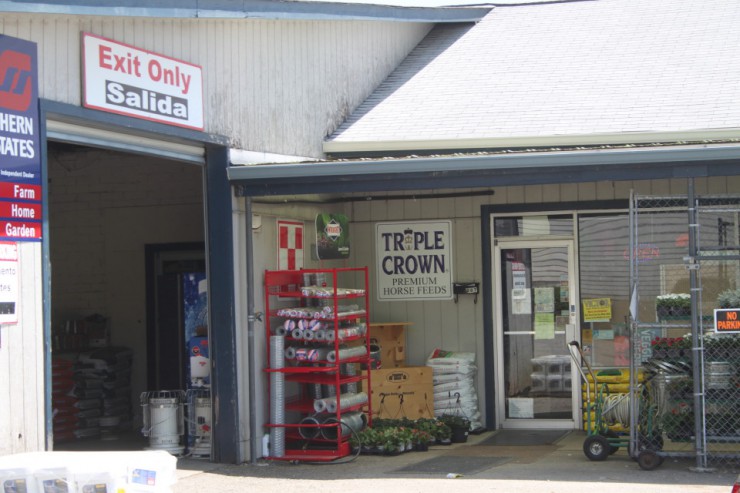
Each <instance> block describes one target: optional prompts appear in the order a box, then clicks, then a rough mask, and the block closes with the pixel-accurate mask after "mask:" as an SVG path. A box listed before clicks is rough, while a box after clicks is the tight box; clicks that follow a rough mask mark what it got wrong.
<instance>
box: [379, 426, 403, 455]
mask: <svg viewBox="0 0 740 493" xmlns="http://www.w3.org/2000/svg"><path fill="white" fill-rule="evenodd" d="M378 443H379V445H378V448H379V449H380V451H381V453H383V454H385V455H398V454H400V453H401V437H400V435H399V433H398V428H395V427H388V428H383V429H382V430H380V432H379V436H378Z"/></svg>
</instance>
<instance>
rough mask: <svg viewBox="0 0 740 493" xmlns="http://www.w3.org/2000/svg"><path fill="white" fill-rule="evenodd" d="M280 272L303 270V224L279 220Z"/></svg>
mask: <svg viewBox="0 0 740 493" xmlns="http://www.w3.org/2000/svg"><path fill="white" fill-rule="evenodd" d="M277 263H278V270H298V269H302V268H303V223H302V222H296V221H282V220H278V262H277Z"/></svg>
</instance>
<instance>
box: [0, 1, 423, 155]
mask: <svg viewBox="0 0 740 493" xmlns="http://www.w3.org/2000/svg"><path fill="white" fill-rule="evenodd" d="M430 28H431V25H430V24H423V23H418V24H416V23H402V22H380V21H288V20H280V21H270V20H256V19H234V20H224V19H147V18H123V17H118V18H115V17H85V16H61V15H54V16H44V15H30V14H22V15H13V14H4V15H3V16H2V17H0V33H3V34H6V35H8V36H14V37H18V38H23V39H28V40H31V41H34V42H36V43H37V44H38V50H39V78H40V79H41V86H40V95H41V97H42V98H47V99H51V100H54V101H61V102H64V103H70V104H74V105H80V102H81V82H80V81H81V73H82V67H81V65H80V63H81V62H80V60H81V57H80V51H81V48H80V46H81V41H80V37H81V35H80V33H82V32H90V33H93V34H96V35H99V36H103V37H106V38H110V39H113V40H115V41H119V42H122V43H127V44H130V45H133V46H135V47H137V48H142V49H146V50H150V51H154V52H156V53H159V54H163V55H167V56H171V57H173V58H177V59H180V60H184V61H187V62H190V63H194V64H196V65H200V66H201V67H202V68H203V79H204V81H203V86H204V94H203V103H204V106H205V110H204V112H205V127H206V128H205V131H206V132H209V133H214V134H219V135H224V136H227V137H228V138H229V139H230V141H231V147H234V148H236V149H246V150H250V151H264V152H271V153H278V154H289V155H300V156H310V157H318V156H321V155H322V151H321V142H322V140H323V138H324V137H325V136H326V135H327V134H329V133H331V132H332V131H333V130H334V129H335V128H336V127H337V126H338V125H339V123H341V122H342V120H344V119H345V117H347V115H349V114H350V112H351V111H352V110H353V109H354V108H355V107H357V106H358V105H359V104H360V103H361V102H362V101H363V100H364V99H365V98H366V97H367V96H368V95H369V94H370V93H371V91H372V90H373V89H374V88H375V87H376V86H377V85H378V84H380V82H381V81H382V80H383V79H385V77H386V76H387V75H388V74H389V73H390V72H391V71H392V70H393V69H394V68H395V67H396V66H397V65H398V63H399V62H400V61H401V60H402V59H403V58H404V57H405V56H406V55H407V54H408V52H409V51H411V49H412V48H413V47H414V46H416V44H417V43H418V42H419V41H420V40H421V39H422V38H423V37H424V36H425V35H426V33H427V32H428V31H429V29H430Z"/></svg>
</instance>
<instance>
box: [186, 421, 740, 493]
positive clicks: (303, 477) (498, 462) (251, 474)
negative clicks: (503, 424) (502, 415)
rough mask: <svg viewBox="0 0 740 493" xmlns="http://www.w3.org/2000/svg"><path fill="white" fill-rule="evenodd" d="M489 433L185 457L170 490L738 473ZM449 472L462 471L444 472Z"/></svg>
mask: <svg viewBox="0 0 740 493" xmlns="http://www.w3.org/2000/svg"><path fill="white" fill-rule="evenodd" d="M491 434H492V433H483V434H480V435H475V436H470V437H469V439H468V441H467V443H464V444H453V445H450V446H435V447H431V448H430V449H429V451H428V452H407V453H404V454H401V455H398V456H393V457H388V456H372V455H370V456H367V455H361V456H359V457H357V458H356V459H354V460H342V461H337V462H342V463H328V464H320V465H317V464H306V463H298V464H292V463H289V462H283V461H258V462H257V463H256V464H242V465H224V464H212V463H210V462H208V461H204V460H199V459H184V458H183V459H179V460H178V482H177V484H176V485H175V486H174V487H173V491H174V493H192V492H194V491H207V492H210V491H217V492H223V493H229V492H240V493H241V492H244V491H259V492H276V493H278V492H279V493H289V492H291V493H292V492H310V491H316V492H321V493H335V492H336V493H339V492H341V493H350V492H351V493H360V492H373V493H376V492H380V491H382V492H384V493H396V492H398V493H400V492H403V493H412V492H424V493H437V492H439V493H443V492H444V493H449V492H450V491H465V492H466V493H477V492H507V493H509V492H510V493H520V492H521V493H523V492H527V493H530V492H538V493H540V492H542V493H548V492H551V493H560V492H563V493H564V492H568V493H578V492H589V493H594V492H597V493H627V492H629V493H632V492H645V493H663V492H665V493H668V492H671V493H677V492H686V493H691V492H702V493H729V492H730V490H731V485H732V483H733V482H734V480H735V478H736V476H737V474H736V473H734V472H724V471H719V472H718V471H714V472H693V471H692V470H691V468H692V467H693V466H694V465H695V459H674V458H670V457H669V458H666V459H665V462H664V463H663V464H662V465H661V466H660V467H658V468H657V469H655V470H653V471H643V470H642V469H640V467H639V466H638V465H637V463H636V462H635V461H633V460H632V459H630V458H629V457H628V455H627V452H626V451H625V450H620V451H619V452H617V453H616V454H614V455H613V456H611V457H609V458H608V459H607V460H606V461H604V462H591V461H589V460H588V459H587V458H586V457H585V456H584V454H583V451H582V447H583V440H584V438H585V434H584V433H582V432H573V433H570V434H569V435H567V436H566V437H564V438H562V439H560V440H558V441H556V442H555V443H553V444H550V445H533V446H498V445H496V446H490V445H483V444H481V442H483V441H485V440H486V439H487V438H488V437H490V436H491ZM446 466H449V467H446ZM455 469H458V470H455ZM460 471H464V472H460ZM448 474H452V475H460V477H457V478H448V477H447V476H448Z"/></svg>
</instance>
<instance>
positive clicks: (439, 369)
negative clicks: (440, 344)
mask: <svg viewBox="0 0 740 493" xmlns="http://www.w3.org/2000/svg"><path fill="white" fill-rule="evenodd" d="M427 366H429V367H431V368H432V373H433V377H432V378H433V383H434V415H435V416H437V417H439V416H442V415H443V414H460V415H463V416H464V417H466V418H467V419H469V420H470V430H471V431H474V430H477V429H481V428H483V423H481V421H480V419H481V415H480V411H479V410H478V393H477V392H476V390H475V374H476V371H477V368H476V366H475V353H462V352H452V351H444V350H442V349H435V350H434V351H432V354H430V355H429V358H427Z"/></svg>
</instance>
